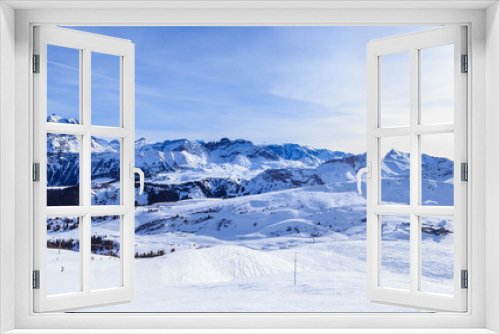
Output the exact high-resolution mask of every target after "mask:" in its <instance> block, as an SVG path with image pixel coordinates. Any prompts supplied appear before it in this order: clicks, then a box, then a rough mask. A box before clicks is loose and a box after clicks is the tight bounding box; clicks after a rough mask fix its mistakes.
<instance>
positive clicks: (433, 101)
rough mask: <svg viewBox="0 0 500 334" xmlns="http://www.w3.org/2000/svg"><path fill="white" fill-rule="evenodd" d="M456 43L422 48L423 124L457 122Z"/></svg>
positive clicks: (421, 107)
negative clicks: (455, 89)
mask: <svg viewBox="0 0 500 334" xmlns="http://www.w3.org/2000/svg"><path fill="white" fill-rule="evenodd" d="M453 49H454V46H453V45H445V46H439V47H435V48H429V49H422V50H420V66H421V77H420V87H421V96H420V99H421V100H420V101H421V106H420V110H421V116H420V117H421V123H422V124H435V123H453V119H454V115H453V113H454V101H453V98H454V87H455V86H454V84H455V80H454V71H453V69H454V68H453V67H454V63H455V62H454V59H453V58H454V50H453Z"/></svg>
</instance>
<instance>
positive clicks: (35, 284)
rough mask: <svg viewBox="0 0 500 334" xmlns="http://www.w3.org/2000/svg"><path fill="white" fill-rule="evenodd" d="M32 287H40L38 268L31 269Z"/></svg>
mask: <svg viewBox="0 0 500 334" xmlns="http://www.w3.org/2000/svg"><path fill="white" fill-rule="evenodd" d="M33 289H40V270H33Z"/></svg>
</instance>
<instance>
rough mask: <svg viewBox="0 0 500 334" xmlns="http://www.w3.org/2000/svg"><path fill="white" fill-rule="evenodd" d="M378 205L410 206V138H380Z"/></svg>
mask: <svg viewBox="0 0 500 334" xmlns="http://www.w3.org/2000/svg"><path fill="white" fill-rule="evenodd" d="M380 154H381V155H380V156H381V175H380V176H381V178H380V182H381V186H380V188H381V195H382V200H381V203H380V204H384V205H390V204H399V205H409V204H410V137H409V136H399V137H383V138H380Z"/></svg>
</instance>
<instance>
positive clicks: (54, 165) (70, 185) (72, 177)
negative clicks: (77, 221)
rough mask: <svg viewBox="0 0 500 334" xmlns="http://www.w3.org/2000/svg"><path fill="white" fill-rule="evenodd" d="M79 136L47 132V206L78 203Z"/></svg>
mask: <svg viewBox="0 0 500 334" xmlns="http://www.w3.org/2000/svg"><path fill="white" fill-rule="evenodd" d="M80 138H81V137H80V136H75V135H65V134H54V133H48V134H47V206H68V205H80V187H79V184H80Z"/></svg>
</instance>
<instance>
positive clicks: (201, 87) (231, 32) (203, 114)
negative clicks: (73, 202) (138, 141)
mask: <svg viewBox="0 0 500 334" xmlns="http://www.w3.org/2000/svg"><path fill="white" fill-rule="evenodd" d="M428 28H429V27H72V29H78V30H82V31H88V32H93V33H97V34H103V35H108V36H114V37H119V38H124V39H129V40H131V41H132V42H133V43H135V46H136V137H137V138H140V137H145V138H147V139H149V140H151V141H163V140H166V139H178V138H187V139H201V140H205V141H213V140H219V139H220V138H221V137H228V138H231V139H236V138H244V139H248V140H252V141H253V142H255V143H288V142H293V143H298V144H302V145H310V146H312V147H317V148H329V149H333V150H342V151H349V152H353V153H360V152H364V151H365V150H366V136H365V132H366V115H365V114H366V44H367V43H368V42H369V41H370V40H372V39H377V38H383V37H389V36H394V35H398V34H403V33H408V32H413V31H419V30H423V29H428ZM49 51H50V50H49ZM70 51H73V50H70ZM62 53H64V52H61V54H62ZM53 54H54V55H53V57H54V61H53V64H52V65H53V71H55V72H54V73H56V72H57V71H63V70H67V71H73V72H72V73H73V74H74V73H77V72H75V69H77V68H78V67H77V66H78V62H77V61H76V62H75V60H74V59H73V60H71V59H70V58H67V57H60V59H59V60H57V55H56V52H55V51H54V52H53ZM97 56H99V55H96V57H94V55H93V63H92V66H93V79H92V85H93V89H92V99H93V103H92V110H93V115H92V119H93V124H95V125H115V124H116V123H117V119H118V118H117V117H118V116H117V115H118V114H117V113H118V111H117V110H118V109H117V104H116V103H117V96H118V95H117V89H118V88H117V87H118V86H117V83H118V78H117V73H116V72H117V68H116V66H115V65H113V64H115V63H116V62H115V60H114V59H113V57H112V56H99V57H100V58H99V59H98V58H97ZM106 57H108V58H110V59H106ZM76 59H78V58H76ZM50 61H51V58H50V53H49V62H50ZM68 61H73V63H74V64H76V65H75V66H76V67H75V66H67V68H63V67H62V66H61V65H64V64H63V63H64V62H68ZM49 65H50V64H49ZM70 65H71V64H70ZM71 68H73V70H71ZM49 72H50V71H49ZM94 72H95V74H94ZM61 77H62V76H61V75H60V73H57V75H54V76H53V78H52V79H51V78H50V77H49V86H50V85H51V84H52V85H54V86H58V85H59V84H60V82H59V81H60V80H62V79H60V78H61ZM50 80H52V81H50ZM396 81H397V80H396ZM74 83H75V81H73V84H74ZM76 83H77V77H76ZM61 84H62V82H61ZM63 84H64V87H65V89H66V90H68V91H70V88H71V83H68V82H65V83H63ZM397 86H398V85H397V83H396V84H395V86H394V87H397ZM395 92H396V91H395ZM396 93H397V92H396ZM71 96H72V97H71ZM76 96H77V95H75V93H74V92H73V93H72V94H67V93H65V94H56V93H54V94H52V95H51V93H50V92H49V103H48V109H49V111H48V112H49V113H51V112H56V113H59V114H63V115H64V114H67V115H69V114H70V113H69V111H67V110H71V108H70V107H69V106H70V105H71V104H73V105H74V104H75V98H77V97H76ZM76 101H78V100H76Z"/></svg>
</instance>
